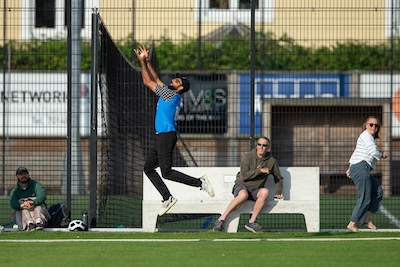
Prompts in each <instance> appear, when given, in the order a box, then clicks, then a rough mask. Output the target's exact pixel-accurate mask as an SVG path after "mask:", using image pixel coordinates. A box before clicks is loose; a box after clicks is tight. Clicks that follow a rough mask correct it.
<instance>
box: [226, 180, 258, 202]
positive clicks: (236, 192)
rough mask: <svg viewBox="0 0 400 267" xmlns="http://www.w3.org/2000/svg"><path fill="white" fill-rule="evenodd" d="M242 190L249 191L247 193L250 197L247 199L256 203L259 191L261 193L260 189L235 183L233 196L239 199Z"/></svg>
mask: <svg viewBox="0 0 400 267" xmlns="http://www.w3.org/2000/svg"><path fill="white" fill-rule="evenodd" d="M240 190H247V193H248V194H249V197H248V198H247V199H248V200H253V201H255V200H256V199H257V194H258V191H260V188H252V187H248V186H245V185H244V184H240V183H235V185H234V186H233V189H232V194H233V196H234V197H237V196H238V195H239V192H240Z"/></svg>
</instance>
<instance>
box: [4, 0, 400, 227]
mask: <svg viewBox="0 0 400 267" xmlns="http://www.w3.org/2000/svg"><path fill="white" fill-rule="evenodd" d="M69 2H71V6H72V8H71V12H70V13H69V12H68V6H67V8H66V6H65V5H66V3H69ZM81 3H83V4H82V5H81ZM252 5H253V9H252V8H251V7H252ZM93 14H99V15H100V16H101V20H102V22H103V23H104V25H105V27H106V28H107V30H108V32H109V34H110V37H111V38H112V39H113V41H114V43H115V44H116V45H117V47H118V48H119V49H120V52H121V53H122V54H124V55H125V57H126V60H127V62H128V63H129V64H128V66H127V67H124V68H125V69H121V71H120V72H119V71H116V73H120V75H125V74H126V73H128V71H130V70H135V69H136V67H137V62H135V57H134V54H133V51H132V49H133V48H134V47H137V46H138V45H141V44H144V45H146V46H148V47H152V49H154V56H155V57H156V61H155V62H157V64H158V66H157V68H158V70H159V72H160V74H161V77H162V79H163V80H164V82H166V83H167V82H169V81H168V79H170V77H171V76H172V75H173V74H174V73H176V72H181V73H184V74H186V76H188V78H189V79H190V80H191V84H192V90H191V91H190V93H187V94H185V96H184V98H183V104H182V109H181V113H180V115H179V117H178V126H179V130H180V137H181V138H180V139H179V142H178V144H177V153H178V154H179V155H180V156H178V157H177V162H175V166H199V167H200V168H201V167H202V166H203V167H206V166H207V167H208V166H216V167H222V166H238V165H239V164H240V157H241V155H242V154H243V153H245V152H247V151H250V149H251V148H252V147H253V146H254V139H255V138H257V136H260V135H266V136H268V137H270V138H271V141H272V153H273V156H274V157H275V158H277V159H278V161H279V162H280V165H281V166H318V167H320V171H321V177H320V188H321V190H320V192H321V228H322V229H337V228H339V229H340V228H344V227H345V226H346V224H347V222H348V220H349V217H350V215H351V210H352V208H353V206H354V204H355V199H356V191H355V187H354V185H353V184H352V182H351V181H350V180H348V179H347V178H346V177H345V171H346V169H347V167H348V160H349V158H350V155H351V153H352V151H353V149H354V147H355V144H356V140H357V137H358V135H359V134H360V132H361V130H362V128H361V127H362V125H363V123H364V121H365V119H366V118H367V117H368V116H370V115H375V116H377V117H378V118H380V120H381V122H382V128H381V137H380V139H379V140H378V146H379V148H380V149H381V150H384V151H388V152H389V153H390V157H389V158H388V159H387V160H382V161H379V162H378V166H377V168H376V169H375V170H374V172H373V173H374V175H375V176H376V177H377V178H378V180H379V181H380V182H381V184H382V186H383V189H384V193H385V196H384V200H383V202H382V209H381V211H380V212H379V213H378V215H377V216H376V217H375V218H376V219H375V221H376V223H377V224H378V225H379V226H380V227H381V228H399V226H400V224H399V221H398V220H399V218H400V209H399V205H398V203H399V194H400V182H399V178H400V172H399V170H400V153H399V146H400V143H399V138H400V102H399V101H400V90H399V89H400V73H399V70H400V62H399V54H400V42H399V28H400V20H399V18H400V5H399V3H398V1H394V0H380V1H362V3H361V2H360V1H356V0H348V1H293V0H275V1H274V0H255V1H254V2H251V1H250V0H178V1H175V0H174V1H172V0H152V1H135V0H132V1H127V0H126V1H124V0H114V1H111V0H103V1H102V0H86V1H55V0H53V1H44V0H42V1H40V0H36V1H29V0H20V1H6V0H4V1H3V8H2V12H1V14H0V17H2V19H1V20H0V25H1V26H2V27H1V29H2V32H0V36H1V45H2V54H1V56H0V57H1V59H2V63H3V64H2V70H3V72H2V75H0V76H1V77H0V80H1V81H2V89H1V92H2V97H1V103H0V108H1V111H2V112H1V114H2V118H1V119H0V125H1V128H2V130H1V132H0V135H1V136H2V142H1V148H2V152H1V155H2V162H1V166H0V170H1V176H2V180H1V184H0V189H1V192H2V197H1V198H0V201H1V202H0V223H1V224H3V225H6V226H7V225H11V224H13V222H12V220H11V212H12V211H11V209H10V207H9V202H8V196H9V193H10V190H11V189H12V188H13V186H14V185H15V182H16V179H15V170H16V169H17V167H18V166H21V165H23V166H26V167H27V168H28V169H29V171H30V175H31V177H32V178H33V179H35V180H38V181H40V182H42V183H43V184H44V185H45V187H46V190H47V194H48V198H47V203H48V205H51V204H55V203H57V202H65V203H68V205H70V206H71V210H72V217H73V218H75V219H78V218H80V214H81V211H82V210H89V209H93V206H95V207H96V208H95V209H94V210H92V213H91V214H90V215H91V217H92V219H96V218H97V219H98V220H97V221H96V220H93V221H92V224H93V225H92V226H95V225H96V226H99V227H118V226H120V227H122V225H123V226H125V227H141V220H140V216H141V210H140V197H141V179H142V177H141V175H140V173H139V174H138V173H137V172H131V171H129V169H130V166H142V164H143V162H144V160H145V154H146V152H145V151H144V152H143V151H139V152H138V151H137V150H135V149H136V147H137V146H136V145H137V144H135V142H137V140H136V139H135V137H134V136H133V137H132V140H133V142H128V143H125V145H124V144H121V149H123V151H124V153H122V150H121V151H118V152H121V153H119V155H120V156H121V158H118V159H117V158H113V157H111V158H110V154H109V151H108V152H104V147H106V146H107V147H108V145H107V143H106V142H105V141H107V138H106V137H105V136H104V135H103V133H104V131H106V129H107V126H108V125H105V124H104V118H103V117H102V114H103V115H104V113H102V112H101V108H102V107H103V106H104V102H103V101H105V100H104V99H103V98H102V91H101V90H102V88H101V81H102V79H101V77H99V82H98V84H96V85H95V87H96V88H98V90H99V97H98V99H95V96H94V95H93V91H91V88H93V84H92V82H93V79H92V78H93V77H92V76H93V75H92V73H91V71H93V65H91V64H93V62H94V61H93V60H94V57H93V54H92V53H91V52H92V50H91V49H93V47H92V44H93V43H94V39H93V38H101V34H100V35H97V32H95V33H93V32H92V18H93V16H92V15H93ZM80 19H82V20H80ZM69 21H71V23H69ZM76 29H80V30H76ZM76 32H80V34H78V35H72V34H73V33H76ZM100 33H101V32H100ZM100 45H101V44H100ZM110 60H111V59H110ZM68 62H69V64H67V63H68ZM95 62H96V63H97V61H95ZM98 63H99V64H101V62H98ZM124 73H125V74H124ZM121 86H124V85H121ZM130 86H133V87H130ZM131 88H136V89H134V90H145V89H144V88H138V85H135V84H133V85H132V84H130V85H127V86H126V88H125V89H126V90H128V89H129V90H131ZM122 97H123V96H122ZM129 97H134V96H129ZM93 99H95V101H93ZM94 102H96V103H98V114H97V125H98V128H97V129H96V133H97V142H96V143H93V142H92V140H91V139H90V136H91V133H92V130H93V129H92V128H91V126H92V125H93V120H92V119H93V117H91V114H90V109H91V103H92V104H93V103H94ZM135 103H136V102H135ZM138 103H139V104H137V105H136V106H135V108H138V109H140V108H141V106H140V105H143V109H146V108H148V105H149V103H147V102H146V99H144V100H143V101H142V102H140V101H139V102H138ZM125 105H126V108H124V109H123V110H124V111H123V112H127V113H132V109H129V105H130V104H129V101H126V103H125ZM135 110H136V109H135ZM125 114H126V113H125ZM135 114H136V113H134V114H133V116H135ZM139 115H140V116H142V115H143V114H142V113H140V114H139ZM139 115H138V114H136V116H139ZM117 119H118V116H117ZM146 119H148V118H146ZM127 127H128V128H129V127H130V128H137V127H140V125H139V126H138V125H127ZM148 130H151V129H150V128H149V129H148ZM151 139H152V138H151V136H149V137H148V143H145V144H144V146H143V147H144V150H146V148H148V147H149V146H150V145H151V142H152V140H151ZM140 140H142V139H140ZM146 140H147V139H146ZM146 142H147V141H146ZM95 144H97V146H96V148H98V150H97V151H98V153H97V159H96V160H95V159H93V157H90V153H91V151H90V148H93V146H94V145H95ZM132 151H134V153H136V154H135V156H131V154H133V152H132ZM104 153H108V154H107V155H106V156H107V157H109V158H108V159H107V160H104V155H105V154H104ZM137 153H139V156H137ZM140 153H142V154H140ZM127 156H129V158H127ZM124 157H125V158H124ZM115 160H117V161H118V164H122V163H123V164H122V165H123V166H124V169H123V170H124V172H123V173H118V174H115V173H111V174H110V166H111V169H112V166H114V167H115V166H116V164H115ZM91 164H92V165H91ZM93 164H95V166H93ZM107 164H109V166H107ZM118 166H120V165H118ZM93 169H97V172H96V175H95V176H97V178H98V179H97V182H96V184H95V185H94V184H93V181H94V180H93V179H91V177H93V172H92V171H91V170H93ZM104 173H107V175H108V176H107V175H106V176H107V177H108V178H107V179H111V180H112V179H113V175H118V176H120V175H121V176H123V177H124V178H123V179H122V182H123V183H124V184H123V185H121V187H118V188H126V187H128V188H129V187H133V188H129V189H128V190H125V191H124V194H125V195H124V197H127V199H129V201H128V203H131V204H132V202H133V205H135V210H134V211H133V212H132V213H133V215H129V216H127V215H126V213H124V211H122V212H120V211H118V212H115V210H116V209H117V207H113V206H107V207H106V208H105V210H107V212H108V213H107V215H106V217H107V219H104V218H103V221H102V218H99V217H98V216H99V206H100V207H101V205H100V203H103V202H104V201H108V202H109V203H110V202H111V199H116V198H119V197H120V195H119V194H116V193H110V195H107V197H106V200H105V199H104V198H103V199H102V198H101V197H100V196H97V195H96V198H95V203H93V199H90V196H92V197H93V194H94V192H93V188H95V191H96V193H97V194H98V195H101V194H102V193H101V192H100V191H101V181H102V178H103V176H102V175H104ZM112 181H113V180H112ZM304 193H305V194H306V193H307V192H304ZM107 194H108V193H107ZM160 200H161V198H160ZM138 203H139V204H138ZM124 209H126V210H129V207H124ZM129 212H130V211H129ZM125 216H126V218H125V219H122V218H123V217H125ZM210 216H211V217H205V218H204V217H200V218H193V217H190V218H185V217H184V216H180V217H179V216H178V217H176V216H166V217H165V218H161V219H160V221H159V223H158V227H159V228H160V229H165V230H168V229H170V228H172V229H176V224H177V222H179V223H180V224H179V228H180V229H182V228H189V229H199V228H202V227H203V228H205V229H208V228H210V227H211V225H212V222H213V220H214V219H215V217H216V216H217V215H210ZM275 217H276V216H275V215H274V216H273V215H266V216H265V217H261V218H260V223H261V224H262V225H263V226H264V227H265V228H266V229H271V230H273V229H299V228H300V229H304V228H305V227H304V223H302V220H303V218H301V216H300V217H299V216H292V215H287V216H278V217H276V218H275ZM210 218H211V219H210ZM204 222H210V223H209V224H205V223H204ZM271 222H274V223H271Z"/></svg>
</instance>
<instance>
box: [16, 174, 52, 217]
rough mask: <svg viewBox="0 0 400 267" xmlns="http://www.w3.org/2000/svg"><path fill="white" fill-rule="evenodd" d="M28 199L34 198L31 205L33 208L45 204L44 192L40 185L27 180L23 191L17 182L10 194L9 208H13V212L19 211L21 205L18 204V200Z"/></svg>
mask: <svg viewBox="0 0 400 267" xmlns="http://www.w3.org/2000/svg"><path fill="white" fill-rule="evenodd" d="M28 197H35V199H34V200H33V204H34V205H35V206H40V205H42V204H45V201H46V191H45V190H44V187H43V186H42V184H41V183H39V182H36V181H34V180H32V179H30V178H29V181H28V186H27V188H26V189H23V188H22V187H21V186H20V185H19V183H18V182H17V184H16V185H15V187H14V188H13V190H12V191H11V194H10V205H11V208H13V209H14V210H21V207H20V204H21V203H20V202H19V200H20V199H21V198H28Z"/></svg>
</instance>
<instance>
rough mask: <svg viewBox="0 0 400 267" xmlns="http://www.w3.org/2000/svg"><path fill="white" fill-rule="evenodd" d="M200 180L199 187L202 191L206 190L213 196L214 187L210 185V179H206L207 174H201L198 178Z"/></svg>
mask: <svg viewBox="0 0 400 267" xmlns="http://www.w3.org/2000/svg"><path fill="white" fill-rule="evenodd" d="M200 181H201V188H200V189H201V190H203V191H206V192H207V193H208V194H209V195H210V197H214V196H215V194H214V189H213V187H212V185H211V183H210V180H208V177H207V175H203V176H202V177H201V178H200Z"/></svg>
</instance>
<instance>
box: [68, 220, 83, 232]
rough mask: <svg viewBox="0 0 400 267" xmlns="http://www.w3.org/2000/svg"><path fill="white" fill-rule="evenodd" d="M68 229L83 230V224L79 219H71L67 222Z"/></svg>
mask: <svg viewBox="0 0 400 267" xmlns="http://www.w3.org/2000/svg"><path fill="white" fill-rule="evenodd" d="M68 230H70V231H85V225H84V224H83V221H81V220H73V221H71V222H70V223H69V224H68Z"/></svg>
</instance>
